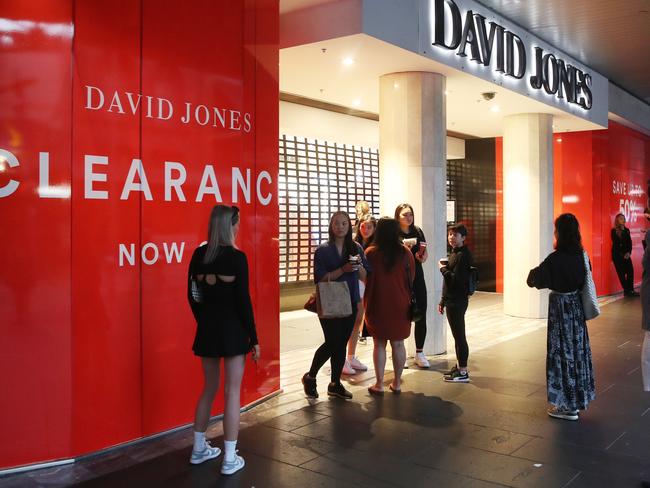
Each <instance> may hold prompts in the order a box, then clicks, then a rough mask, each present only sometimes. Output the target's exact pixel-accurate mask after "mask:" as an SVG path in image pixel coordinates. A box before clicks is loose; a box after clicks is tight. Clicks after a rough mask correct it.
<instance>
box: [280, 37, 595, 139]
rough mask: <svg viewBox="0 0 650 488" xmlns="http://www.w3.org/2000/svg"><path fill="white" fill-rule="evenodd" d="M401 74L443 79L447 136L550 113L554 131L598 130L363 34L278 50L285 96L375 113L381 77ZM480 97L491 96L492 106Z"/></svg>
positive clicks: (489, 130)
mask: <svg viewBox="0 0 650 488" xmlns="http://www.w3.org/2000/svg"><path fill="white" fill-rule="evenodd" d="M400 71H425V72H436V73H441V74H444V75H445V77H446V84H447V130H449V131H454V132H458V133H462V134H466V135H468V136H473V137H495V136H499V135H502V133H503V132H502V131H503V129H502V124H503V117H504V116H506V115H511V114H516V113H527V112H529V113H549V114H552V115H553V123H554V131H555V132H565V131H578V130H594V129H599V128H600V127H599V126H597V125H595V124H593V123H591V122H588V121H586V120H583V119H580V118H578V117H575V116H573V115H571V114H569V113H566V112H563V111H561V110H559V109H556V108H554V107H551V106H549V105H545V104H543V103H541V102H538V101H536V100H534V99H532V98H530V97H526V96H524V95H520V94H518V93H515V92H513V91H510V90H508V89H506V88H504V87H501V86H499V85H495V84H493V83H490V82H488V81H485V80H483V79H481V78H478V77H476V76H473V75H471V74H468V73H465V72H462V71H458V70H455V69H453V68H450V67H448V66H444V65H442V64H439V63H437V62H435V61H433V60H432V59H429V58H426V57H424V56H420V55H418V54H415V53H411V52H409V51H406V50H404V49H401V48H399V47H397V46H393V45H391V44H388V43H385V42H383V41H380V40H378V39H375V38H374V37H370V36H367V35H364V34H358V35H354V36H348V37H341V38H337V39H330V40H327V41H322V42H317V43H314V44H306V45H302V46H295V47H291V48H286V49H282V50H280V90H281V91H282V92H285V93H287V94H292V95H299V96H301V97H305V98H309V99H312V100H319V101H322V102H327V103H333V104H336V105H341V106H344V107H349V108H352V109H357V110H363V111H366V112H372V113H379V77H380V76H381V75H383V74H386V73H393V72H400ZM483 92H495V93H496V96H495V97H494V99H492V100H490V101H486V100H485V99H484V98H483V97H482V95H481V94H482V93H483Z"/></svg>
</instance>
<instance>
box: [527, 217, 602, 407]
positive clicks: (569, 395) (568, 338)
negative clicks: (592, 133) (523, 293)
mask: <svg viewBox="0 0 650 488" xmlns="http://www.w3.org/2000/svg"><path fill="white" fill-rule="evenodd" d="M554 235H555V251H554V252H552V253H551V254H549V255H548V256H547V257H546V259H544V261H543V262H542V263H541V264H540V265H539V266H538V267H537V268H534V269H532V270H531V271H530V273H529V274H528V280H527V283H528V286H530V287H531V288H532V287H534V288H538V289H542V288H549V289H550V290H551V294H550V296H549V302H548V330H547V349H546V389H547V398H548V401H549V403H550V404H551V407H550V408H548V409H547V413H548V415H549V416H551V417H554V418H558V419H563V420H578V418H579V411H580V410H584V409H586V408H587V405H588V404H589V402H591V401H593V400H594V399H595V398H596V387H595V382H594V370H593V367H592V363H591V347H590V345H589V333H588V331H587V322H586V320H585V314H584V309H583V308H582V299H581V297H580V290H581V289H582V287H583V285H584V284H585V279H586V273H587V270H586V269H585V257H584V255H583V252H584V251H583V249H582V238H581V237H580V225H579V223H578V219H576V217H575V215H573V214H570V213H566V214H562V215H560V216H559V217H558V218H557V219H555V233H554ZM589 266H591V264H590V265H589Z"/></svg>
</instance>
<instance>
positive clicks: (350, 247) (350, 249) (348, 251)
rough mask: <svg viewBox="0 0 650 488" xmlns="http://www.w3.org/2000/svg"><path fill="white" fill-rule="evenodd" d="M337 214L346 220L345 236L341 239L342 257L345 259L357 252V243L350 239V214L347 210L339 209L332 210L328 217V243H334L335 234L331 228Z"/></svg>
mask: <svg viewBox="0 0 650 488" xmlns="http://www.w3.org/2000/svg"><path fill="white" fill-rule="evenodd" d="M339 215H342V216H344V217H345V218H346V219H347V220H348V233H347V234H345V238H344V239H343V257H344V258H345V259H347V258H348V257H349V256H356V255H357V254H359V250H358V248H357V245H356V244H355V243H354V241H353V240H352V221H351V220H350V216H349V215H348V213H347V212H344V211H343V210H339V211H338V212H334V213H333V214H332V216H331V217H330V225H329V227H328V228H327V234H328V235H329V243H330V244H334V241H335V236H334V231H333V230H332V222H334V217H338V216H339Z"/></svg>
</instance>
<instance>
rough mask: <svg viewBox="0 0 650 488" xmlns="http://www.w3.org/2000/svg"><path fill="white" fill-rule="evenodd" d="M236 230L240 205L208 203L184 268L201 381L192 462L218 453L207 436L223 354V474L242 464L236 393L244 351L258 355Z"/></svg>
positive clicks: (243, 361) (210, 457)
mask: <svg viewBox="0 0 650 488" xmlns="http://www.w3.org/2000/svg"><path fill="white" fill-rule="evenodd" d="M238 230H239V209H238V208H237V207H234V206H233V207H230V206H228V205H217V206H215V207H214V208H213V209H212V213H211V214H210V222H209V227H208V243H207V244H206V245H203V246H200V247H198V248H197V249H196V251H194V254H193V255H192V261H191V262H190V268H189V272H188V280H187V281H188V285H187V297H188V300H189V302H190V307H191V308H192V313H193V314H194V318H195V319H196V322H197V328H196V336H195V338H194V345H193V346H192V349H193V350H194V354H196V355H197V356H199V357H200V358H201V363H202V366H203V376H204V380H205V382H204V386H203V391H202V392H201V397H200V398H199V401H198V403H197V405H196V415H195V418H194V448H193V450H192V457H191V458H190V463H192V464H200V463H202V462H204V461H207V460H208V459H212V458H215V457H217V456H219V454H221V449H219V448H218V447H212V446H210V444H209V443H208V442H207V441H206V439H205V431H206V430H207V427H208V420H209V419H210V410H211V408H212V402H213V400H214V397H215V395H216V393H217V390H218V389H219V373H220V367H221V358H223V363H224V377H225V381H224V382H225V385H224V391H225V407H224V416H223V428H224V451H225V454H224V459H223V464H222V467H221V472H222V473H223V474H232V473H235V472H237V471H239V470H240V469H242V468H243V467H244V459H243V458H242V457H241V456H239V455H237V452H236V449H235V448H236V446H237V436H238V434H239V410H240V407H241V404H240V400H239V396H240V390H241V380H242V377H243V375H244V365H245V359H246V354H247V353H248V352H249V351H251V350H252V352H253V359H254V360H255V361H257V360H258V359H259V357H260V346H259V345H258V343H257V333H256V330H255V321H254V319H253V307H252V304H251V299H250V294H249V292H248V261H247V259H246V255H245V254H244V253H243V252H241V251H240V250H239V249H237V248H236V247H235V245H234V242H235V237H236V236H237V231H238Z"/></svg>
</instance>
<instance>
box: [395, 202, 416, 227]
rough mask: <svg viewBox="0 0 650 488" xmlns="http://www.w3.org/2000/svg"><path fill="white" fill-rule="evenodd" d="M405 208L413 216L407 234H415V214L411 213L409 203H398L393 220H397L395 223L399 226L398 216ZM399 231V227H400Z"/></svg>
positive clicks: (411, 208) (411, 209)
mask: <svg viewBox="0 0 650 488" xmlns="http://www.w3.org/2000/svg"><path fill="white" fill-rule="evenodd" d="M405 208H408V209H409V210H410V211H411V213H412V214H413V222H411V226H410V227H409V233H412V232H415V212H414V211H413V207H412V206H411V204H410V203H400V204H399V205H398V206H397V208H396V209H395V220H397V223H398V224H399V214H401V213H402V210H404V209H405ZM400 231H401V227H400Z"/></svg>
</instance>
